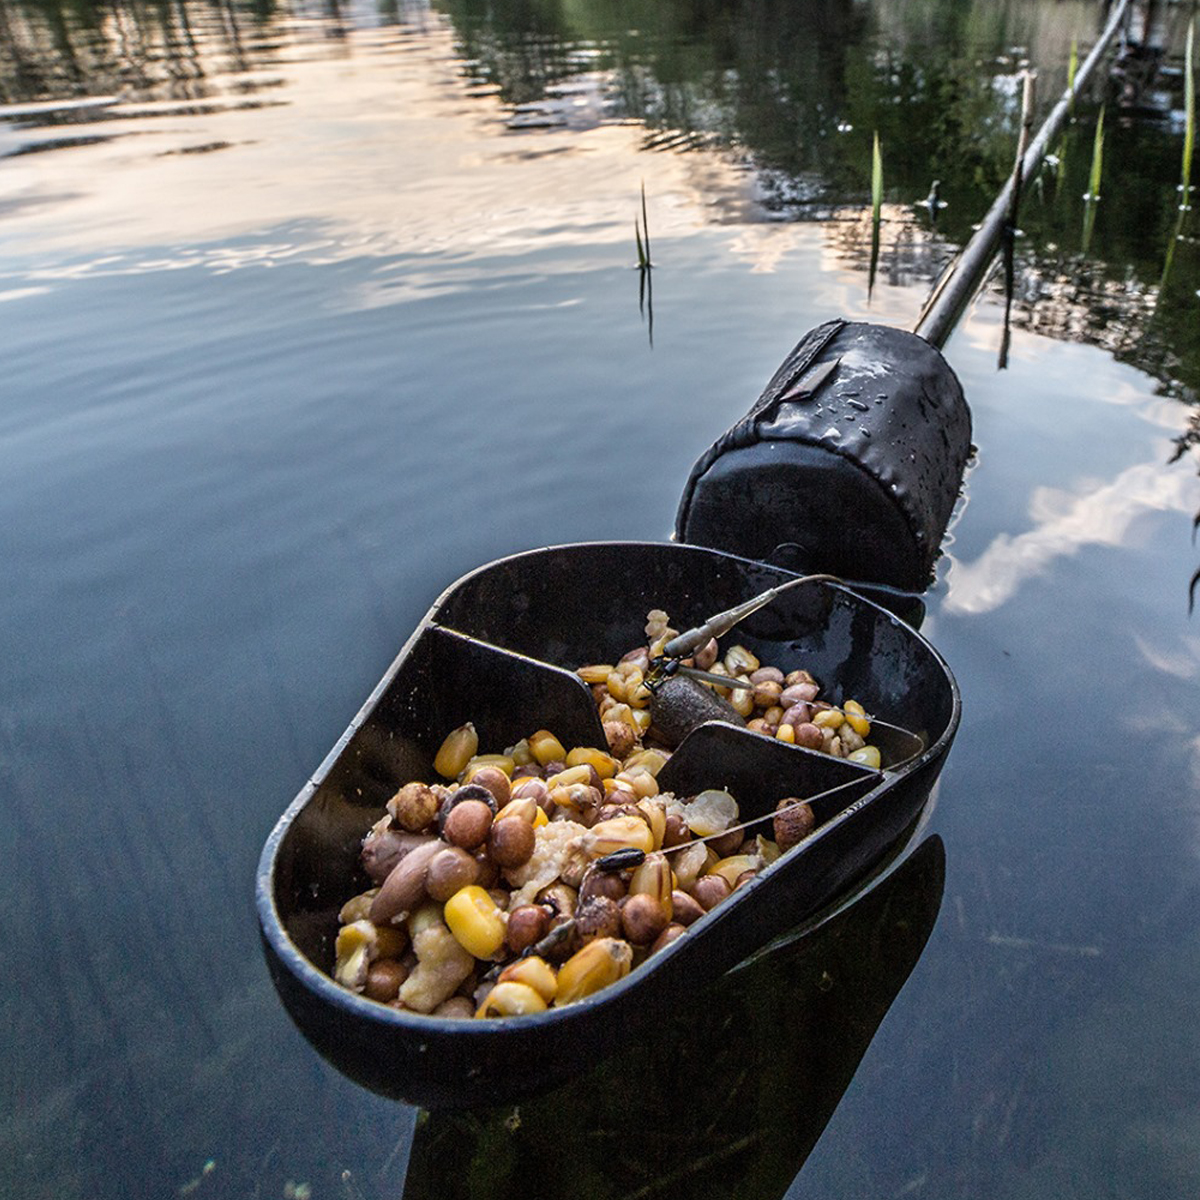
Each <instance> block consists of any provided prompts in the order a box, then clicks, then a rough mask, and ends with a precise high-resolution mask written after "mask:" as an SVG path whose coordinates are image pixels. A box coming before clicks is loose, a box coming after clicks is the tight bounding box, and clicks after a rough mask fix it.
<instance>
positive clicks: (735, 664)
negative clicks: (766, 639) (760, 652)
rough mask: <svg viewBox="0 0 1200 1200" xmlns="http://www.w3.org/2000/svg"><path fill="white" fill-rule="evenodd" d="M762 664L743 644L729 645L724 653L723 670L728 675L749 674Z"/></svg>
mask: <svg viewBox="0 0 1200 1200" xmlns="http://www.w3.org/2000/svg"><path fill="white" fill-rule="evenodd" d="M760 666H762V664H761V663H760V662H759V661H758V659H757V658H756V657H755V656H754V655H753V654H751V653H750V651H749V650H747V649H746V647H745V646H731V647H730V649H729V650H728V652H727V653H726V655H725V670H727V671H728V672H729V673H730V675H749V674H750V672H751V671H757V670H758V668H759V667H760Z"/></svg>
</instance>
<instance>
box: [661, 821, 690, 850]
mask: <svg viewBox="0 0 1200 1200" xmlns="http://www.w3.org/2000/svg"><path fill="white" fill-rule="evenodd" d="M691 840H692V831H691V830H690V829H689V828H688V825H687V822H686V821H685V820H684V819H683V818H682V817H681V816H680V815H679V814H678V813H667V823H666V825H665V827H664V829H663V849H664V850H670V849H671V847H672V846H682V845H683V843H684V842H690V841H691Z"/></svg>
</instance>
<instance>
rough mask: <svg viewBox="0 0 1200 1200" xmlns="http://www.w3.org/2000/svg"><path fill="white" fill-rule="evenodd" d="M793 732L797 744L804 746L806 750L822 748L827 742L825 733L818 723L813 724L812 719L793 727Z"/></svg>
mask: <svg viewBox="0 0 1200 1200" xmlns="http://www.w3.org/2000/svg"><path fill="white" fill-rule="evenodd" d="M793 734H794V736H795V739H796V745H797V746H803V747H804V748H805V749H806V750H820V749H821V747H822V746H823V745H824V744H825V733H824V731H823V730H822V729H821V728H820V726H818V725H814V724H812V722H811V721H805V722H804V723H803V724H802V725H796V726H794V727H793Z"/></svg>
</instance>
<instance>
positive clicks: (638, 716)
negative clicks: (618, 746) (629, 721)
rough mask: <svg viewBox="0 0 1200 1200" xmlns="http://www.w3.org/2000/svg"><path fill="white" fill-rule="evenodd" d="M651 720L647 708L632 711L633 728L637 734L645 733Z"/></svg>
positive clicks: (651, 717)
mask: <svg viewBox="0 0 1200 1200" xmlns="http://www.w3.org/2000/svg"><path fill="white" fill-rule="evenodd" d="M653 719H654V718H653V716H652V714H651V712H650V710H649V709H648V708H635V709H634V710H633V727H634V729H636V730H637V731H638V733H645V732H646V730H647V729H649V728H650V722H651V721H652V720H653Z"/></svg>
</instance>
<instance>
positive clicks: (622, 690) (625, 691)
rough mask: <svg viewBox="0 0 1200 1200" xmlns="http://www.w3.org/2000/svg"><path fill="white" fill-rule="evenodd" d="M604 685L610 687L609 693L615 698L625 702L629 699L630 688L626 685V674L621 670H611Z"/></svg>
mask: <svg viewBox="0 0 1200 1200" xmlns="http://www.w3.org/2000/svg"><path fill="white" fill-rule="evenodd" d="M639 682H640V681H639ZM604 686H605V687H606V688H608V694H609V695H610V696H611V697H612V698H613V699H614V700H619V701H621V703H623V704H624V703H625V702H627V701H628V700H629V688H628V687H627V686H626V682H625V676H624V675H622V674H621V672H620V671H616V670H613V671H610V672H609V673H608V678H607V679H606V680H605V681H604Z"/></svg>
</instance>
